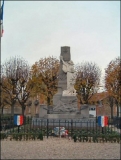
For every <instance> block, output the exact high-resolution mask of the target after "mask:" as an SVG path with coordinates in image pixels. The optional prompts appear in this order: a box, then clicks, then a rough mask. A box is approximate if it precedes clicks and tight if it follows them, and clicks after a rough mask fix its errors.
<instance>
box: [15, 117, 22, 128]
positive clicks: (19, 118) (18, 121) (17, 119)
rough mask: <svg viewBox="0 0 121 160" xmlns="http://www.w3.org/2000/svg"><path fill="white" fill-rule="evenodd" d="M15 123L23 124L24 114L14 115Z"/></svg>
mask: <svg viewBox="0 0 121 160" xmlns="http://www.w3.org/2000/svg"><path fill="white" fill-rule="evenodd" d="M14 124H15V125H17V126H20V125H22V124H23V115H14Z"/></svg>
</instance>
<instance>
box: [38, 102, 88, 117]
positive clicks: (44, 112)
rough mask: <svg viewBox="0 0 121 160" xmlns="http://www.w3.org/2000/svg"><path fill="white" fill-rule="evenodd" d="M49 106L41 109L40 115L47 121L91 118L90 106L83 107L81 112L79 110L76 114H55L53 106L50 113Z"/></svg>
mask: <svg viewBox="0 0 121 160" xmlns="http://www.w3.org/2000/svg"><path fill="white" fill-rule="evenodd" d="M48 108H49V107H47V106H45V105H44V106H43V107H41V110H40V115H39V117H41V118H45V119H81V118H89V107H88V105H83V106H82V107H81V109H80V110H77V111H76V112H64V113H63V112H60V113H59V112H57V113H56V112H53V111H52V110H51V109H53V107H52V106H51V107H50V108H51V109H49V111H48Z"/></svg>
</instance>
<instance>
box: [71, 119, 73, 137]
mask: <svg viewBox="0 0 121 160" xmlns="http://www.w3.org/2000/svg"><path fill="white" fill-rule="evenodd" d="M72 132H73V120H72V119H71V137H72V136H73V133H72Z"/></svg>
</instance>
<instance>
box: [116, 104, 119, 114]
mask: <svg viewBox="0 0 121 160" xmlns="http://www.w3.org/2000/svg"><path fill="white" fill-rule="evenodd" d="M116 106H117V117H119V103H118V102H117V101H116Z"/></svg>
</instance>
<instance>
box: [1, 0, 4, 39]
mask: <svg viewBox="0 0 121 160" xmlns="http://www.w3.org/2000/svg"><path fill="white" fill-rule="evenodd" d="M3 9H4V0H3V4H2V6H1V8H0V28H1V37H2V36H3V32H4V29H3Z"/></svg>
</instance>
